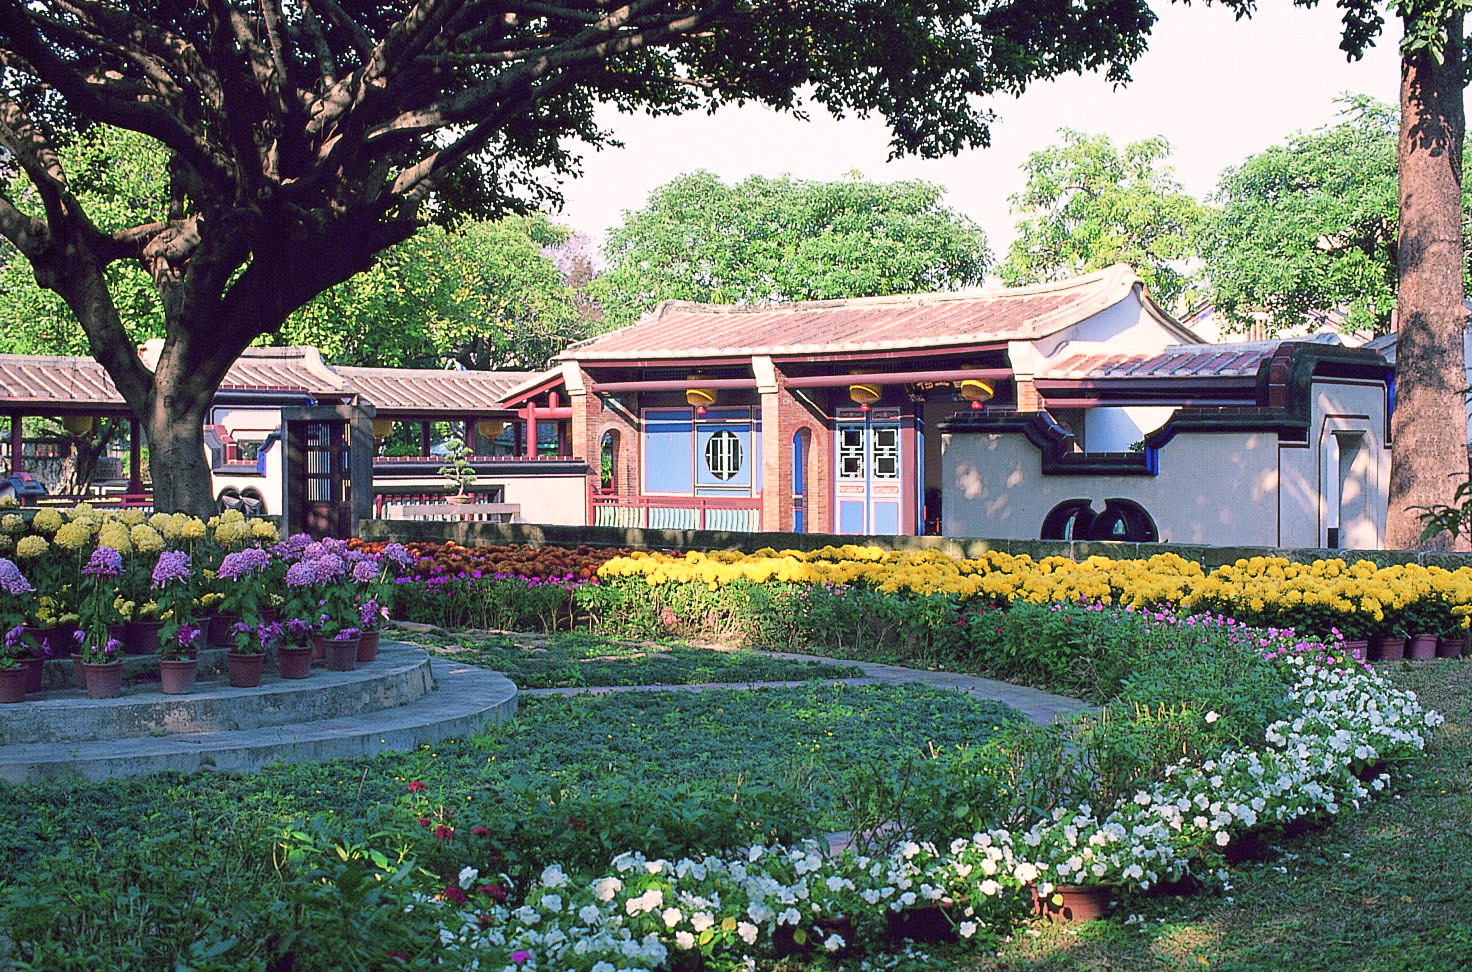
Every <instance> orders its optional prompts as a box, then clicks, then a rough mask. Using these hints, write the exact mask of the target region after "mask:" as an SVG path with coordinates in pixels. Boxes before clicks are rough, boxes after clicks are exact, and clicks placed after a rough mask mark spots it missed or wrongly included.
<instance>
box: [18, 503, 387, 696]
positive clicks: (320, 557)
mask: <svg viewBox="0 0 1472 972" xmlns="http://www.w3.org/2000/svg"><path fill="white" fill-rule="evenodd" d="M0 552H3V553H9V554H11V555H13V556H14V558H15V559H14V560H11V559H9V558H8V557H0V630H3V631H4V632H5V638H4V642H3V649H0V667H12V666H15V665H18V664H20V663H21V662H22V661H23V660H25V659H27V658H30V657H46V656H63V655H65V654H67V653H68V651H69V650H75V651H77V652H78V653H79V654H80V655H81V658H82V661H83V662H86V663H89V664H92V665H95V666H103V665H112V664H113V663H114V662H115V661H116V660H117V655H118V654H119V653H120V652H121V651H123V650H131V651H133V652H134V653H143V652H150V653H153V652H157V653H160V654H161V655H162V656H163V657H165V658H169V659H174V660H180V659H183V658H185V657H187V656H190V655H191V653H192V650H193V649H194V648H195V647H196V644H195V642H196V638H197V636H199V635H200V634H201V631H202V629H203V628H204V627H205V626H206V622H208V621H210V620H211V619H214V620H215V623H214V624H213V625H211V627H212V628H213V633H214V635H215V637H216V638H218V639H220V641H221V643H222V644H224V643H228V644H229V645H230V646H231V647H233V648H234V649H235V651H236V652H237V653H242V654H254V655H257V656H259V655H261V654H262V653H264V651H265V650H266V649H267V648H268V647H270V646H271V645H272V644H274V643H276V642H278V641H281V640H285V641H286V642H287V643H304V641H305V639H306V637H307V636H308V635H310V634H318V635H324V636H328V637H338V638H342V637H348V636H353V635H356V633H357V632H359V631H360V630H365V629H374V628H377V627H378V626H379V625H380V624H382V622H383V621H384V619H385V618H386V616H387V610H386V606H387V603H388V601H389V599H390V597H391V595H392V594H393V592H394V588H395V583H394V581H395V579H396V577H395V575H396V573H397V571H398V570H399V569H400V568H401V567H402V566H404V565H405V564H407V563H408V561H409V557H408V554H407V553H406V552H405V551H404V549H403V548H402V547H400V546H398V545H397V544H390V545H388V546H387V547H385V548H384V549H383V550H382V551H381V552H379V553H367V552H365V551H361V550H354V549H351V548H350V547H349V545H347V544H346V543H341V542H338V541H330V540H329V541H322V542H313V541H312V540H311V538H310V537H307V536H305V535H300V536H296V537H291V538H288V539H287V540H284V541H282V540H279V538H278V536H277V532H276V528H275V527H274V526H273V525H272V524H270V523H269V522H267V521H264V520H248V519H246V518H245V517H244V516H243V515H242V514H240V513H239V512H238V511H230V512H227V513H225V514H223V515H221V516H218V517H213V518H211V519H210V520H208V521H204V520H201V519H199V518H197V517H189V516H185V515H183V514H178V513H175V514H167V513H155V514H152V515H148V514H145V513H144V512H142V511H141V510H124V511H122V512H118V513H114V512H110V511H106V512H104V511H99V510H94V509H92V508H91V507H90V506H87V505H85V504H83V505H79V506H76V507H73V508H71V509H68V510H57V509H50V508H44V509H39V510H27V511H25V512H24V513H22V512H9V513H5V514H3V515H0ZM132 627H139V628H141V635H140V636H139V637H134V636H133V635H131V634H130V633H129V629H130V628H132ZM59 631H60V632H66V633H67V634H69V637H58V636H57V632H59ZM72 632H74V634H72ZM145 636H146V637H145Z"/></svg>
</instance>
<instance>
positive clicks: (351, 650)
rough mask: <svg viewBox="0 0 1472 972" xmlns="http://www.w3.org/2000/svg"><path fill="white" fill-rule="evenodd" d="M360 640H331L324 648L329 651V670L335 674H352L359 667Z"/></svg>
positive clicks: (328, 640)
mask: <svg viewBox="0 0 1472 972" xmlns="http://www.w3.org/2000/svg"><path fill="white" fill-rule="evenodd" d="M360 640H361V639H359V638H329V639H327V643H326V645H325V646H324V647H325V649H326V651H327V668H328V670H329V671H334V672H350V671H352V670H353V669H355V668H357V667H358V642H359V641H360Z"/></svg>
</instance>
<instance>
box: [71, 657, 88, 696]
mask: <svg viewBox="0 0 1472 972" xmlns="http://www.w3.org/2000/svg"><path fill="white" fill-rule="evenodd" d="M71 659H72V684H74V685H75V686H76V687H77V688H79V689H85V688H86V687H87V673H86V671H85V670H84V669H83V668H82V656H81V655H80V654H78V653H77V652H75V651H74V652H72V654H71Z"/></svg>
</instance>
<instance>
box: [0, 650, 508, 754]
mask: <svg viewBox="0 0 1472 972" xmlns="http://www.w3.org/2000/svg"><path fill="white" fill-rule="evenodd" d="M430 665H431V669H432V673H433V684H434V688H433V690H431V691H430V692H428V693H427V694H425V695H423V696H420V697H419V698H418V699H415V700H414V701H411V702H407V703H406V704H403V705H399V706H395V707H393V708H389V709H380V710H377V711H372V712H365V713H359V714H355V715H341V716H336V717H332V718H324V719H319V720H310V719H309V720H305V721H302V722H297V723H289V724H281V725H270V726H260V727H256V728H251V729H233V730H225V731H218V732H201V733H173V732H170V733H165V734H163V735H157V736H144V737H134V738H129V739H106V740H91V741H79V742H70V743H55V742H52V743H34V742H33V743H22V744H16V745H9V746H0V779H3V780H6V781H9V782H12V783H26V782H34V781H38V780H58V779H88V780H98V779H104V778H107V777H113V776H142V775H144V774H148V773H159V772H164V771H166V770H177V771H181V772H186V773H192V772H197V771H200V770H215V771H220V772H240V773H244V772H252V771H255V770H258V769H260V768H262V767H264V766H268V765H270V764H272V763H280V762H321V761H324V760H329V759H348V758H353V757H361V756H371V755H373V754H374V753H378V752H383V751H385V750H409V749H414V748H415V747H417V746H420V745H423V744H425V743H435V742H440V741H443V740H445V739H454V738H461V737H464V736H467V735H470V734H471V733H474V732H476V731H478V730H479V729H481V728H483V727H485V726H487V725H490V724H493V723H497V722H505V721H507V720H509V719H510V718H511V717H512V716H514V715H515V714H516V704H517V692H516V686H515V685H513V684H512V683H511V681H510V680H509V679H507V678H506V677H505V676H504V675H501V674H499V673H498V672H493V671H490V670H489V669H485V668H476V667H475V666H473V665H466V664H463V663H460V662H453V661H446V660H444V659H439V658H436V659H433V660H432V661H431V662H430ZM339 674H346V673H339ZM316 677H317V675H316V674H314V675H313V676H312V678H311V679H306V680H305V681H306V682H311V681H312V679H315V678H316ZM236 691H242V692H250V691H253V690H250V689H240V690H236ZM21 704H29V703H21Z"/></svg>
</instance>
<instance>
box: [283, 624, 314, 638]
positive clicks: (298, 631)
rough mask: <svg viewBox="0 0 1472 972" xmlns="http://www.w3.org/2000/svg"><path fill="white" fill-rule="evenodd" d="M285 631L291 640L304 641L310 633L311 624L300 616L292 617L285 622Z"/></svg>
mask: <svg viewBox="0 0 1472 972" xmlns="http://www.w3.org/2000/svg"><path fill="white" fill-rule="evenodd" d="M286 633H287V635H288V636H289V637H290V638H291V639H292V640H293V641H296V642H302V641H306V640H307V635H309V634H311V633H312V626H311V625H310V624H308V623H307V622H305V621H303V620H302V619H301V618H292V619H290V620H289V621H287V622H286Z"/></svg>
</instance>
